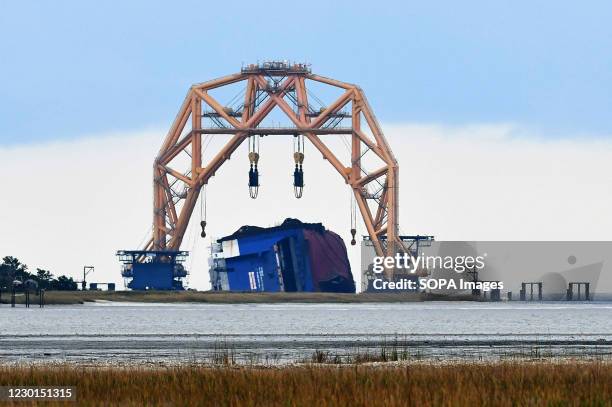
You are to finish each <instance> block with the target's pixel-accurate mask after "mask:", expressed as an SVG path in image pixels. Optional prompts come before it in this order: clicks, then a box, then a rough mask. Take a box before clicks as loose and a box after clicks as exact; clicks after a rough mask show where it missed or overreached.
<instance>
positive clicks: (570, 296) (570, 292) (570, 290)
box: [567, 281, 591, 301]
mask: <svg viewBox="0 0 612 407" xmlns="http://www.w3.org/2000/svg"><path fill="white" fill-rule="evenodd" d="M574 287H576V293H575V294H574ZM581 288H584V297H583V296H582V295H581V294H582V293H581ZM590 289H591V283H589V282H585V281H580V282H577V281H574V282H570V283H569V284H568V286H567V300H568V301H582V300H584V301H590V300H591V293H590Z"/></svg>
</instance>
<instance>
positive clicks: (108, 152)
mask: <svg viewBox="0 0 612 407" xmlns="http://www.w3.org/2000/svg"><path fill="white" fill-rule="evenodd" d="M383 128H384V129H385V133H386V136H387V138H388V139H389V142H390V144H391V146H392V148H393V149H394V152H395V155H396V157H397V159H398V161H399V163H400V173H401V176H400V185H401V189H400V205H401V207H400V224H401V229H402V230H401V231H402V233H404V234H429V235H434V236H435V237H436V239H437V240H612V216H610V209H609V207H610V203H611V202H612V188H611V185H612V171H611V170H612V164H611V160H612V141H610V140H608V139H593V138H572V139H569V138H568V139H551V138H550V137H546V135H545V134H537V133H534V132H531V131H530V132H528V131H526V130H525V129H522V128H520V127H518V126H513V125H508V124H492V125H473V126H439V125H421V124H403V125H388V126H383ZM163 136H164V132H163V131H158V130H146V131H137V132H125V133H113V134H102V135H95V136H92V137H85V138H82V139H79V140H76V141H70V142H68V141H66V142H58V143H53V144H41V145H26V146H16V147H10V148H2V147H0V173H1V174H2V178H1V180H2V181H1V184H0V185H1V187H2V192H1V197H2V199H1V200H0V211H1V212H2V214H3V216H2V220H3V222H2V233H1V234H0V256H5V255H13V256H17V257H18V258H20V259H21V260H22V261H23V262H25V263H27V264H28V265H30V267H31V268H35V267H43V268H48V269H50V270H51V271H52V272H54V273H56V274H67V275H71V276H73V277H76V278H78V277H79V276H80V275H81V273H82V267H83V265H94V266H95V267H96V271H95V275H94V276H93V278H92V279H91V281H99V282H118V283H121V278H120V276H119V265H118V263H117V259H116V258H115V256H114V253H115V251H116V250H118V249H132V248H138V245H139V244H140V243H141V242H142V240H143V238H144V237H145V235H146V234H147V233H148V232H149V231H150V224H151V213H152V180H151V174H152V163H153V157H154V156H155V154H156V152H157V151H158V149H159V146H160V144H161V141H162V139H163ZM246 154H247V153H246V146H242V147H241V148H240V149H239V150H238V151H237V152H236V153H235V154H234V156H233V157H232V159H231V160H230V161H229V162H228V163H227V165H226V166H224V167H222V169H221V170H220V171H219V172H218V173H217V175H216V176H215V177H214V178H213V179H212V180H211V182H210V185H209V186H208V187H207V200H206V202H207V221H208V225H209V226H208V230H207V231H208V233H209V235H210V236H212V237H220V236H223V235H226V234H229V233H232V232H233V231H235V230H236V229H237V228H238V227H240V226H242V225H244V224H255V225H262V226H271V225H274V224H277V223H279V222H281V221H282V220H283V219H284V218H286V217H297V218H300V219H302V220H304V221H310V222H323V223H324V225H325V226H327V227H328V228H329V229H332V230H334V231H336V232H337V233H339V234H341V236H342V237H343V238H344V239H345V242H347V243H348V242H349V241H350V234H349V229H350V216H349V213H350V212H349V208H350V206H349V205H350V201H349V196H350V192H349V189H348V187H347V186H346V185H344V183H343V181H342V180H341V179H340V177H339V176H338V175H337V174H336V173H335V171H334V170H333V168H332V167H331V166H330V165H329V164H328V163H326V162H325V161H324V160H322V159H321V156H320V154H318V153H316V152H315V151H314V148H313V147H311V146H308V145H307V147H306V161H305V164H304V170H305V183H306V188H305V191H304V197H303V198H302V199H300V200H297V199H295V198H294V197H293V187H292V185H291V183H292V171H293V161H292V160H293V158H292V144H291V141H289V140H287V139H284V138H278V137H277V138H274V137H268V138H266V139H264V140H263V141H262V145H261V156H262V157H261V164H260V171H261V184H262V186H261V190H260V196H259V198H258V199H257V200H251V199H250V198H249V197H248V191H247V186H246V183H247V171H248V159H247V156H246ZM199 217H200V211H199V209H196V211H195V212H194V216H193V218H192V221H193V222H192V223H193V224H192V225H190V227H189V228H188V230H187V234H186V236H185V239H184V244H183V248H184V249H185V250H190V251H192V253H193V255H192V256H191V257H190V259H189V261H188V267H189V268H190V270H191V276H190V286H191V287H195V288H199V289H205V288H208V271H207V268H208V266H207V256H208V246H209V244H210V240H209V239H205V240H202V239H200V238H199V230H198V227H197V222H198V221H199ZM363 233H365V229H364V227H363V226H362V225H359V226H358V234H363ZM349 257H350V258H351V262H352V265H353V270H354V273H355V274H358V270H359V258H360V254H359V248H358V246H357V247H351V246H349Z"/></svg>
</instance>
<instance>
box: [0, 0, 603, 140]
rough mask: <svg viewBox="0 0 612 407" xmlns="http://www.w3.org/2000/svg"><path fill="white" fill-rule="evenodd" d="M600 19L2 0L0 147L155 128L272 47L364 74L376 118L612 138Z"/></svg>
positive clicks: (477, 8)
mask: <svg viewBox="0 0 612 407" xmlns="http://www.w3.org/2000/svg"><path fill="white" fill-rule="evenodd" d="M128 3H129V4H128ZM170 4H172V6H170ZM611 21H612V3H610V2H606V1H582V2H577V1H537V0H530V1H519V0H515V1H484V0H483V1H462V2H457V1H426V2H425V1H423V2H418V3H417V2H409V1H367V2H361V1H334V2H332V1H319V0H310V1H308V2H289V1H271V2H264V1H252V2H240V1H233V2H211V3H208V2H205V1H173V2H168V1H166V2H158V1H130V2H127V1H104V2H100V1H96V2H93V1H34V0H30V1H8V0H4V1H2V2H1V3H0V96H1V97H0V144H4V145H7V144H13V145H14V144H20V143H33V142H40V141H47V140H56V139H71V138H76V137H79V136H83V135H91V134H97V133H104V132H108V131H117V130H133V129H142V128H146V127H156V128H167V127H168V126H169V125H170V122H171V120H172V119H173V117H174V115H175V114H176V110H177V109H178V107H179V104H180V103H181V102H182V99H183V97H184V95H185V92H186V90H187V88H188V87H189V85H190V84H191V83H194V82H200V81H203V80H207V79H211V78H214V77H217V76H222V75H225V74H228V73H232V72H235V71H237V70H239V69H240V66H241V64H242V63H243V62H245V63H248V62H253V61H257V60H264V59H272V58H277V59H289V60H299V61H304V60H305V61H308V62H310V63H312V67H313V71H315V72H317V73H320V74H323V75H326V76H331V77H335V78H338V79H342V80H345V81H348V82H354V83H358V84H360V85H361V86H362V88H363V89H364V90H365V91H366V92H367V94H368V96H369V98H370V102H371V104H372V105H373V106H374V108H375V111H376V112H377V114H378V116H379V118H380V120H381V121H382V122H385V123H400V122H418V123H439V124H471V123H500V122H503V123H515V124H519V125H522V126H527V127H532V128H537V129H540V130H542V133H544V134H546V135H548V136H550V137H558V136H564V137H566V136H576V135H585V134H586V135H594V136H607V135H612V114H611V107H612V24H611V23H610V22H611Z"/></svg>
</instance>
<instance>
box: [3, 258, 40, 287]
mask: <svg viewBox="0 0 612 407" xmlns="http://www.w3.org/2000/svg"><path fill="white" fill-rule="evenodd" d="M31 277H33V276H32V275H31V274H30V273H28V266H26V265H25V264H23V263H21V262H20V261H19V260H18V259H17V258H16V257H13V256H6V257H4V258H3V259H2V264H0V288H8V287H11V286H12V284H13V281H14V280H20V281H25V280H27V279H28V278H31Z"/></svg>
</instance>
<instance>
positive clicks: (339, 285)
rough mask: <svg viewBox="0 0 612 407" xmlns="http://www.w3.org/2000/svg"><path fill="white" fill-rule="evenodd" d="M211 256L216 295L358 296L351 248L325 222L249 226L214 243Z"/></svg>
mask: <svg viewBox="0 0 612 407" xmlns="http://www.w3.org/2000/svg"><path fill="white" fill-rule="evenodd" d="M211 252H212V254H211V259H210V266H211V267H210V279H211V284H212V288H213V290H216V291H268V292H270V291H272V292H278V291H284V292H299V291H302V292H313V291H323V292H345V293H354V292H355V282H354V280H353V275H352V273H351V266H350V264H349V260H348V256H347V253H346V246H345V245H344V242H343V241H342V238H341V237H340V236H338V235H337V234H336V233H334V232H331V231H329V230H326V229H325V228H324V227H323V225H322V224H321V223H302V222H300V221H299V220H297V219H286V220H285V221H284V222H283V223H282V224H281V225H280V226H275V227H270V228H261V227H257V226H243V227H241V228H240V229H239V230H237V231H236V232H235V233H233V234H231V235H229V236H226V237H223V238H221V239H218V240H217V242H216V243H213V245H212V250H211Z"/></svg>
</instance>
